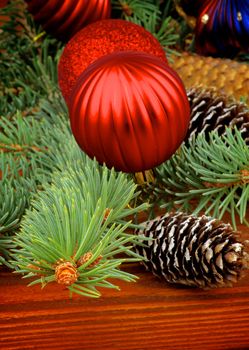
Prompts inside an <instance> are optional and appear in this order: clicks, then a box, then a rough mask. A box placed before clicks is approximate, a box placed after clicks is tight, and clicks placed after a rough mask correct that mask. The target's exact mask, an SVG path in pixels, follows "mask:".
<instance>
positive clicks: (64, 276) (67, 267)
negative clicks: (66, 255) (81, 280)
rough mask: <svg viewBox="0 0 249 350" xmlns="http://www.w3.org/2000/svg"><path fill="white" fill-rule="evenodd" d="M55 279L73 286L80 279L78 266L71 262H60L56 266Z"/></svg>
mask: <svg viewBox="0 0 249 350" xmlns="http://www.w3.org/2000/svg"><path fill="white" fill-rule="evenodd" d="M55 279H56V282H57V283H59V284H64V285H66V286H71V284H73V283H75V282H76V281H77V279H78V272H77V268H76V267H75V266H74V265H73V264H72V263H71V262H70V261H65V262H60V263H59V264H58V265H57V266H56V268H55Z"/></svg>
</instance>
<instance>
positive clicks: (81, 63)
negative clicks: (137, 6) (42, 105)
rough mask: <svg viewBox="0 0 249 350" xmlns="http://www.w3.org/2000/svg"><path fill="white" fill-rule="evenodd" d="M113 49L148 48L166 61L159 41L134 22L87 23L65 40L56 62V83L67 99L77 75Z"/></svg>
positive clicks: (136, 49) (134, 49) (143, 50)
mask: <svg viewBox="0 0 249 350" xmlns="http://www.w3.org/2000/svg"><path fill="white" fill-rule="evenodd" d="M116 51H142V52H147V53H151V54H153V55H155V56H158V57H159V58H161V59H162V60H163V61H165V62H167V59H166V56H165V52H164V50H163V48H162V47H161V45H160V43H159V41H158V40H157V39H156V38H155V37H154V36H153V35H152V34H151V33H150V32H148V31H147V30H145V29H144V28H143V27H141V26H139V25H137V24H134V23H131V22H128V21H124V20H118V19H109V20H103V21H99V22H96V23H93V24H90V25H88V26H87V27H85V28H84V29H82V30H81V31H79V32H78V33H77V34H76V35H75V36H74V37H73V38H72V39H71V40H70V41H69V42H68V43H67V45H66V47H65V49H64V51H63V53H62V56H61V59H60V62H59V67H58V77H59V85H60V89H61V92H62V94H63V96H64V98H65V100H66V102H68V100H69V96H70V93H71V90H72V88H73V86H74V84H75V83H76V80H77V78H78V77H79V75H80V74H81V73H82V72H83V71H84V70H85V69H86V68H87V67H88V66H89V65H90V64H91V63H92V62H94V61H95V60H96V59H98V58H100V57H102V56H104V55H107V54H110V53H112V52H116Z"/></svg>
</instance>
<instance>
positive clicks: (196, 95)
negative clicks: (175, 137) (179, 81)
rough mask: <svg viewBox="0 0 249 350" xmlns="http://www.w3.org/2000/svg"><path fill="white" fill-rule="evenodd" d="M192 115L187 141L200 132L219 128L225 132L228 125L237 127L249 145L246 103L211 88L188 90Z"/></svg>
mask: <svg viewBox="0 0 249 350" xmlns="http://www.w3.org/2000/svg"><path fill="white" fill-rule="evenodd" d="M187 95H188V100H189V104H190V108H191V117H190V124H189V129H188V133H187V135H186V139H185V140H186V141H187V140H189V139H191V138H192V137H193V136H194V135H195V136H197V135H198V134H200V133H205V134H206V135H208V134H209V132H211V131H213V130H217V131H218V133H219V135H222V134H224V133H225V130H226V127H230V128H233V127H235V126H236V127H237V129H238V130H240V132H241V135H242V137H243V139H244V140H245V142H246V143H247V144H248V145H249V110H248V108H247V106H246V105H244V104H243V103H238V102H231V100H230V99H229V98H227V96H226V95H218V94H217V93H215V92H214V91H213V90H211V89H200V88H192V89H188V90H187Z"/></svg>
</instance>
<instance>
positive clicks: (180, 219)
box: [135, 213, 248, 288]
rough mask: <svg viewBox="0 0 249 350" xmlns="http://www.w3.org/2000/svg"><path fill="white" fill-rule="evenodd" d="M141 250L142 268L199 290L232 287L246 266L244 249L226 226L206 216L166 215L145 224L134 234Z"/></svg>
mask: <svg viewBox="0 0 249 350" xmlns="http://www.w3.org/2000/svg"><path fill="white" fill-rule="evenodd" d="M136 233H137V234H139V235H143V236H144V237H150V238H153V239H152V240H149V241H146V240H145V241H144V246H136V247H135V250H136V252H137V253H138V254H140V255H141V256H143V257H145V258H146V259H147V261H143V264H144V265H145V267H146V268H147V269H148V270H149V271H151V272H153V273H154V274H155V275H157V276H159V277H164V278H165V279H166V281H167V282H170V283H180V284H185V285H189V286H197V287H201V288H213V287H223V286H229V285H232V283H234V282H237V280H238V279H239V277H240V276H241V272H242V270H243V269H245V268H246V265H247V256H248V255H247V254H246V253H245V251H244V246H243V244H242V243H240V242H239V241H238V237H237V234H236V233H235V232H234V231H233V229H232V227H231V226H230V225H229V224H224V223H222V222H220V221H218V220H216V219H213V218H211V217H207V216H201V217H196V216H193V215H188V214H184V213H169V214H166V215H164V216H162V217H158V218H156V219H154V220H151V221H147V222H145V223H144V229H140V230H137V232H136Z"/></svg>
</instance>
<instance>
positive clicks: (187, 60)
mask: <svg viewBox="0 0 249 350" xmlns="http://www.w3.org/2000/svg"><path fill="white" fill-rule="evenodd" d="M170 65H171V67H172V68H173V69H175V70H176V71H177V73H178V74H179V75H180V77H181V78H182V80H183V82H184V84H185V86H186V88H191V87H193V86H200V87H206V88H210V87H211V88H214V89H215V90H216V91H217V92H218V93H224V94H226V95H228V96H233V97H235V98H236V99H237V100H238V101H240V99H241V97H244V98H245V99H246V100H247V103H249V96H248V92H249V65H248V64H246V63H240V62H236V61H234V60H229V59H222V58H212V57H203V56H198V55H195V54H189V53H186V52H184V53H182V55H181V56H180V57H178V56H177V57H174V62H173V63H170Z"/></svg>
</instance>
